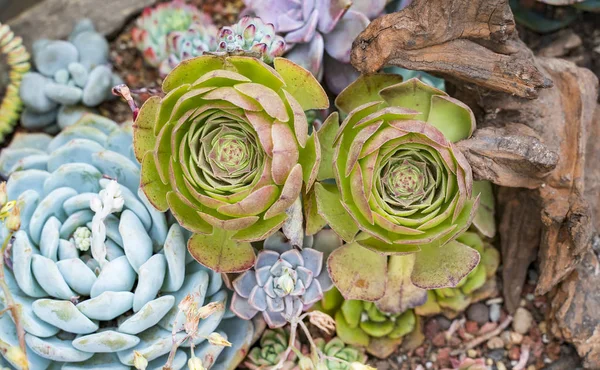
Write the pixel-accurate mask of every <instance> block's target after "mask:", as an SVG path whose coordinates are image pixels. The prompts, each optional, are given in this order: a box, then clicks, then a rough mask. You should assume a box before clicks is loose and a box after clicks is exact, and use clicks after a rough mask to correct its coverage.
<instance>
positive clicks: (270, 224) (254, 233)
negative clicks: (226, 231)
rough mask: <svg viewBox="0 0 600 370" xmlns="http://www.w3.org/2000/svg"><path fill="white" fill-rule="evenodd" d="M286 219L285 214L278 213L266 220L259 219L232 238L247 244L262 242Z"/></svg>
mask: <svg viewBox="0 0 600 370" xmlns="http://www.w3.org/2000/svg"><path fill="white" fill-rule="evenodd" d="M287 218H288V216H287V214H286V213H280V214H278V215H277V216H274V217H272V218H269V219H268V220H264V219H260V220H258V221H257V222H256V223H254V224H253V225H252V226H250V227H248V228H246V229H242V230H240V231H238V232H236V233H235V234H233V236H232V238H233V239H235V240H238V241H247V242H255V241H260V240H264V239H266V238H268V237H269V236H270V235H271V234H273V233H274V232H275V231H277V230H278V229H279V228H281V226H282V225H283V223H284V222H285V220H287Z"/></svg>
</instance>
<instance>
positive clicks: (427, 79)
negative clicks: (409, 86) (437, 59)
mask: <svg viewBox="0 0 600 370" xmlns="http://www.w3.org/2000/svg"><path fill="white" fill-rule="evenodd" d="M384 72H385V73H395V74H398V75H400V76H402V78H403V79H404V80H410V79H411V78H418V79H419V80H421V81H423V82H424V83H426V84H427V85H429V86H433V87H435V88H436V89H438V90H442V91H446V81H444V79H443V78H439V77H435V76H432V75H430V74H429V73H427V72H422V71H413V70H411V69H406V68H400V67H386V68H384Z"/></svg>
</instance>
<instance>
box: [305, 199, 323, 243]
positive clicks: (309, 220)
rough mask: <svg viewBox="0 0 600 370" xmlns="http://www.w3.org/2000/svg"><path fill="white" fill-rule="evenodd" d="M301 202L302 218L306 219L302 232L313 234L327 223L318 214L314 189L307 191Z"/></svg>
mask: <svg viewBox="0 0 600 370" xmlns="http://www.w3.org/2000/svg"><path fill="white" fill-rule="evenodd" d="M302 202H303V204H304V206H303V209H304V220H305V221H306V226H305V227H304V233H305V234H306V235H314V234H316V233H318V232H319V231H320V230H321V229H322V228H323V227H325V225H327V221H325V219H323V217H321V215H319V212H318V207H317V195H316V192H315V190H312V191H309V192H308V194H306V195H305V196H304V197H303V198H302Z"/></svg>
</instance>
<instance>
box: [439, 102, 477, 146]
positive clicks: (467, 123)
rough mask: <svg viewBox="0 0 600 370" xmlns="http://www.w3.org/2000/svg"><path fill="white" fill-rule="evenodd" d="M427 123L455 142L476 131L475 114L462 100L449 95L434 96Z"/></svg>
mask: <svg viewBox="0 0 600 370" xmlns="http://www.w3.org/2000/svg"><path fill="white" fill-rule="evenodd" d="M427 123H429V124H430V125H432V126H434V127H436V128H437V129H438V130H440V131H441V132H442V133H443V134H444V136H445V137H446V139H448V140H449V141H451V142H453V143H455V142H457V141H460V140H464V139H467V138H469V137H470V136H471V134H473V131H475V115H474V114H473V112H472V111H471V109H470V108H469V107H467V106H466V105H465V104H464V103H463V102H461V101H460V100H456V99H454V98H451V97H449V96H440V95H437V96H432V97H431V108H430V111H429V117H427Z"/></svg>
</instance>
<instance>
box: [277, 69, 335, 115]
mask: <svg viewBox="0 0 600 370" xmlns="http://www.w3.org/2000/svg"><path fill="white" fill-rule="evenodd" d="M273 65H274V67H275V70H276V71H277V72H278V73H279V74H280V75H281V77H282V78H283V80H284V81H285V85H286V88H285V89H286V91H287V92H289V93H290V94H291V95H292V96H293V97H294V98H295V99H296V100H297V101H298V103H300V106H302V109H304V110H305V111H306V110H309V109H326V108H328V107H329V98H328V97H327V94H326V93H325V90H323V87H321V84H319V81H317V80H316V79H315V77H314V76H313V75H312V73H310V72H309V71H307V70H306V69H304V68H302V67H300V66H299V65H297V64H296V63H294V62H292V61H291V60H289V59H285V58H275V60H274V61H273Z"/></svg>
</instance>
